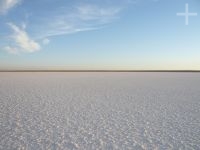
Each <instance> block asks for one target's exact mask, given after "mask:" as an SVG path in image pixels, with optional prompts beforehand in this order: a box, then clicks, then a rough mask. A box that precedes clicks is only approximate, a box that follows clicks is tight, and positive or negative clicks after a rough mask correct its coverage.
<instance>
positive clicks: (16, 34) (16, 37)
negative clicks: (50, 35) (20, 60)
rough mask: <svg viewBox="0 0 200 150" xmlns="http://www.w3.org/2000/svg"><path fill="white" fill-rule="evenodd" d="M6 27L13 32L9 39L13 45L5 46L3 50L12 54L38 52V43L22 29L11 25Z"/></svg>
mask: <svg viewBox="0 0 200 150" xmlns="http://www.w3.org/2000/svg"><path fill="white" fill-rule="evenodd" d="M8 26H9V27H10V28H11V29H12V31H13V34H12V35H11V36H10V39H11V40H12V41H13V43H14V44H12V45H10V46H6V47H5V50H7V51H8V52H9V53H12V54H16V53H19V52H28V53H32V52H35V51H38V50H40V45H39V43H37V42H35V41H34V40H33V39H31V38H30V37H29V36H28V34H27V32H26V31H25V29H24V28H20V27H18V26H16V25H15V24H13V23H8Z"/></svg>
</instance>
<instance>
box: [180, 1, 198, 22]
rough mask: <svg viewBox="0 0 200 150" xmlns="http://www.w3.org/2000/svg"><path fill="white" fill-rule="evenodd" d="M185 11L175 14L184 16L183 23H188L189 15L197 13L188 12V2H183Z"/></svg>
mask: <svg viewBox="0 0 200 150" xmlns="http://www.w3.org/2000/svg"><path fill="white" fill-rule="evenodd" d="M185 9H186V10H185V13H177V16H184V17H185V25H188V24H189V17H190V16H197V13H190V12H189V6H188V4H185Z"/></svg>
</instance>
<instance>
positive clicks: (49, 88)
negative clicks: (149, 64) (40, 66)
mask: <svg viewBox="0 0 200 150" xmlns="http://www.w3.org/2000/svg"><path fill="white" fill-rule="evenodd" d="M0 149H1V150H14V149H20V150H21V149H27V150H29V149H30V150H41V149H44V150H46V149H52V150H54V149H58V150H59V149H60V150H61V149H63V150H65V149H66V150H67V149H69V150H71V149H88V150H89V149H94V150H95V149H119V150H122V149H134V150H137V149H138V150H140V149H185V150H190V149H191V150H192V149H196V150H198V149H200V73H119V72H118V73H103V72H99V73H94V72H93V73H92V72H91V73H84V72H82V73H78V72H76V73H69V72H67V73H59V72H57V73H50V72H46V73H39V72H38V73H36V72H35V73H31V72H29V73H23V72H21V73H17V72H13V73H3V72H2V73H0Z"/></svg>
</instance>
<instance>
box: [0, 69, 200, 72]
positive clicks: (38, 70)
mask: <svg viewBox="0 0 200 150" xmlns="http://www.w3.org/2000/svg"><path fill="white" fill-rule="evenodd" d="M0 72H199V73H200V70H46V69H44V70H43V69H41V70H40V69H37V70H31V69H27V70H0Z"/></svg>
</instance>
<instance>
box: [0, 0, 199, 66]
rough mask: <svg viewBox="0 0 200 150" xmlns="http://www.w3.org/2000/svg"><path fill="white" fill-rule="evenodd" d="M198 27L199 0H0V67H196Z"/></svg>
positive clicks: (197, 59)
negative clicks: (187, 9)
mask: <svg viewBox="0 0 200 150" xmlns="http://www.w3.org/2000/svg"><path fill="white" fill-rule="evenodd" d="M186 4H188V8H189V13H196V14H195V15H194V14H193V16H189V20H188V25H187V24H186V18H185V16H178V14H177V13H185V12H186ZM199 27H200V1H199V0H187V1H186V0H73V1H72V0H34V1H33V0H0V70H7V69H8V70H12V69H14V70H17V69H52V70H54V69H68V70H84V69H86V70H107V69H108V70H113V69H114V70H200V29H199Z"/></svg>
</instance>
